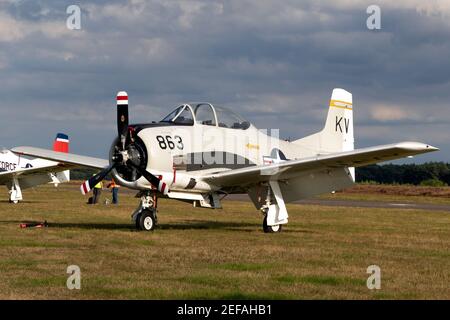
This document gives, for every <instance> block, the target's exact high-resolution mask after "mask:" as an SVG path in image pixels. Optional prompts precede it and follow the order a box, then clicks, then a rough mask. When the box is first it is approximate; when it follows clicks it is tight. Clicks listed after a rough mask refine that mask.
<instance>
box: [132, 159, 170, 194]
mask: <svg viewBox="0 0 450 320" xmlns="http://www.w3.org/2000/svg"><path fill="white" fill-rule="evenodd" d="M128 164H129V165H130V166H132V167H133V168H135V169H136V170H137V171H138V172H139V173H140V174H141V175H143V176H144V178H145V179H147V180H148V182H150V184H151V185H152V186H153V187H155V188H156V189H158V191H159V192H161V193H162V194H164V195H166V194H167V193H168V192H169V188H168V187H167V185H166V184H165V183H164V182H162V181H161V180H159V179H158V178H157V177H156V176H155V175H153V174H151V173H150V172H148V171H147V170H145V169H142V168H140V167H139V166H137V165H135V164H134V163H132V162H131V161H128Z"/></svg>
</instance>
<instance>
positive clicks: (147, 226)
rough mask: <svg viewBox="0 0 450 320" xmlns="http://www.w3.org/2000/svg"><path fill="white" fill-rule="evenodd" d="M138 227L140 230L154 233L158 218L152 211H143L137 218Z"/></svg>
mask: <svg viewBox="0 0 450 320" xmlns="http://www.w3.org/2000/svg"><path fill="white" fill-rule="evenodd" d="M136 226H137V227H138V229H139V230H143V231H153V230H154V229H155V227H156V216H155V214H154V213H153V211H151V210H142V212H141V213H140V214H139V215H138V216H137V219H136Z"/></svg>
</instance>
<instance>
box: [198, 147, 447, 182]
mask: <svg viewBox="0 0 450 320" xmlns="http://www.w3.org/2000/svg"><path fill="white" fill-rule="evenodd" d="M437 150H439V149H438V148H435V147H433V146H430V145H427V144H424V143H420V142H400V143H394V144H387V145H380V146H375V147H369V148H362V149H356V150H352V151H347V152H338V153H331V154H326V155H318V156H314V157H308V158H303V159H298V160H288V161H285V162H282V163H277V164H272V165H263V166H255V167H247V168H241V169H236V170H228V171H222V172H219V173H215V174H210V175H206V176H203V177H202V178H201V179H202V180H203V181H205V182H207V183H211V184H214V185H216V186H237V185H243V184H245V185H250V184H254V183H258V182H264V181H269V180H279V179H287V178H292V177H295V176H296V175H298V174H301V173H304V172H308V171H320V170H327V169H335V168H344V167H362V166H366V165H369V164H374V163H378V162H383V161H388V160H393V159H399V158H403V157H407V156H413V155H417V154H422V153H427V152H432V151H437Z"/></svg>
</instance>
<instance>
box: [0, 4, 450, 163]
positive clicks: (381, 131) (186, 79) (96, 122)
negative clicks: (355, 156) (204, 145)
mask: <svg viewBox="0 0 450 320" xmlns="http://www.w3.org/2000/svg"><path fill="white" fill-rule="evenodd" d="M70 4H73V2H72V1H56V0H53V1H5V2H2V4H0V48H1V50H0V83H1V86H0V93H1V95H2V97H3V99H2V102H1V103H0V110H1V111H2V117H1V118H0V127H1V132H2V133H1V135H2V138H3V139H2V141H1V142H0V143H1V144H3V145H4V146H5V147H12V146H15V145H19V144H30V145H40V146H47V145H48V143H47V140H49V139H50V138H53V134H54V133H56V131H58V130H63V131H67V132H68V133H69V134H70V135H71V137H72V142H73V151H75V152H78V153H82V154H89V155H95V156H105V155H106V152H107V150H108V148H109V144H110V141H111V140H112V137H113V135H114V131H115V129H114V121H115V115H114V111H115V109H114V96H115V93H116V92H117V91H118V90H121V89H125V90H127V91H128V92H129V94H130V102H131V104H133V106H134V107H133V108H132V109H131V110H132V111H131V118H132V120H134V121H139V122H142V121H151V120H158V119H159V118H160V117H161V116H163V115H164V114H165V113H168V112H169V111H170V109H171V108H172V107H174V106H175V105H176V104H177V103H180V102H184V101H193V100H195V101H199V100H207V101H210V102H212V103H218V104H222V105H226V106H228V107H230V108H232V109H234V110H235V111H238V112H239V113H242V114H243V115H244V116H245V117H247V118H248V119H249V120H250V121H252V122H254V123H255V125H256V126H258V127H261V128H278V127H279V128H282V130H281V135H282V136H284V137H300V136H302V135H306V134H309V133H312V132H314V131H317V130H319V129H320V128H321V127H322V125H323V123H324V120H325V115H326V111H327V108H326V106H327V103H328V99H329V96H330V94H331V90H332V89H333V88H334V87H343V88H345V89H347V90H349V91H351V92H352V93H353V95H354V103H355V130H356V135H357V137H356V140H357V145H358V146H360V147H363V146H368V145H371V144H375V143H376V144H379V143H389V142H393V141H398V140H405V139H406V140H413V139H417V140H420V141H425V142H428V143H431V144H436V145H438V146H440V147H441V148H442V149H443V150H442V151H441V152H440V153H435V154H431V155H429V156H424V157H421V158H420V159H421V160H430V159H435V160H445V161H450V152H449V151H447V150H449V147H450V142H448V141H447V136H448V132H449V130H448V129H447V127H448V125H449V124H450V113H449V112H448V110H449V108H448V101H450V99H449V98H450V60H449V59H448V57H449V56H450V23H449V22H448V21H449V19H448V18H449V15H450V6H446V5H445V4H441V3H431V4H429V3H427V4H422V2H419V1H413V0H409V1H402V3H390V2H388V1H380V6H381V9H382V29H381V30H380V31H370V30H367V29H366V27H365V23H366V18H367V14H366V8H367V6H368V5H369V4H371V3H370V2H368V1H355V2H352V3H350V2H348V1H344V0H342V1H320V2H317V1H312V0H311V1H302V2H301V3H299V1H283V2H282V3H280V2H276V1H261V0H259V1H256V0H254V1H226V2H222V1H180V2H174V1H170V2H167V1H162V0H161V1H140V0H130V1H80V2H79V5H80V6H81V8H82V30H80V31H70V30H67V29H66V27H65V22H66V18H67V15H66V13H65V9H66V7H67V6H68V5H70ZM93 137H94V138H93ZM418 160H419V158H418Z"/></svg>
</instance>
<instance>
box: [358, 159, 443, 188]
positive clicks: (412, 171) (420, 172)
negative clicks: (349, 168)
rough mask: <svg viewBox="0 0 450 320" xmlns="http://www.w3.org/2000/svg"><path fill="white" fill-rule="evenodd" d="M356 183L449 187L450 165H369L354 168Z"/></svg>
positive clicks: (440, 163) (433, 163)
mask: <svg viewBox="0 0 450 320" xmlns="http://www.w3.org/2000/svg"><path fill="white" fill-rule="evenodd" d="M356 182H369V183H371V182H374V183H381V184H412V185H426V186H445V185H450V163H444V162H427V163H423V164H401V165H398V164H385V165H376V164H375V165H370V166H366V167H361V168H356Z"/></svg>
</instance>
